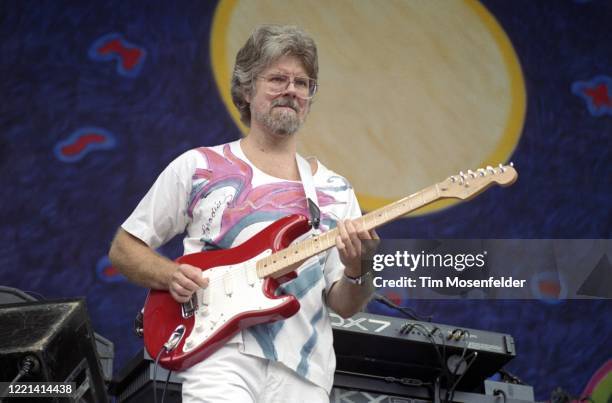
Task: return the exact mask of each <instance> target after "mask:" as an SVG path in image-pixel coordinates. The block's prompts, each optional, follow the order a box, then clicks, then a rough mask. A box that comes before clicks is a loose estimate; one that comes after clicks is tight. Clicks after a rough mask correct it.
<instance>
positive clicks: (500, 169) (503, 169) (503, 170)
mask: <svg viewBox="0 0 612 403" xmlns="http://www.w3.org/2000/svg"><path fill="white" fill-rule="evenodd" d="M499 171H500V172H506V168H504V166H503V165H502V164H499Z"/></svg>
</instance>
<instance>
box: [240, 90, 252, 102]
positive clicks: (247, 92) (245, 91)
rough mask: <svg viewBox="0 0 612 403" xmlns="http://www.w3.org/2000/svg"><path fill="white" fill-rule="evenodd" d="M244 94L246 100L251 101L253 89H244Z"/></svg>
mask: <svg viewBox="0 0 612 403" xmlns="http://www.w3.org/2000/svg"><path fill="white" fill-rule="evenodd" d="M242 95H244V100H245V101H247V103H248V104H250V103H251V91H247V90H242Z"/></svg>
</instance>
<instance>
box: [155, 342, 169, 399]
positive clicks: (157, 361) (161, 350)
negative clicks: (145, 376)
mask: <svg viewBox="0 0 612 403" xmlns="http://www.w3.org/2000/svg"><path fill="white" fill-rule="evenodd" d="M164 352H168V350H167V349H166V346H165V345H164V346H163V347H162V348H161V349H160V350H159V353H157V357H155V366H154V367H153V401H154V403H157V366H158V365H159V359H160V358H161V355H162V354H163V353H164Z"/></svg>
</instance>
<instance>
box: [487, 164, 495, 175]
mask: <svg viewBox="0 0 612 403" xmlns="http://www.w3.org/2000/svg"><path fill="white" fill-rule="evenodd" d="M487 171H489V172H491V173H492V174H494V175H495V168H493V167H492V166H491V165H487Z"/></svg>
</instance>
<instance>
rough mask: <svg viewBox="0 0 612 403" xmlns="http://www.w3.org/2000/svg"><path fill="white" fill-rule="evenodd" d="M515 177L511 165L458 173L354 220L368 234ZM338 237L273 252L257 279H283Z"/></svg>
mask: <svg viewBox="0 0 612 403" xmlns="http://www.w3.org/2000/svg"><path fill="white" fill-rule="evenodd" d="M517 177H518V174H517V172H516V170H515V169H514V166H513V165H512V163H510V165H502V164H499V166H498V167H495V168H493V167H491V166H488V167H486V168H480V169H477V170H476V171H472V170H468V171H467V173H465V174H464V173H463V172H459V174H458V175H453V176H449V177H448V178H446V179H445V180H444V181H442V182H440V183H436V184H434V185H432V186H429V187H427V188H425V189H423V190H421V191H419V192H417V193H414V194H411V195H410V196H407V197H404V198H403V199H400V200H397V201H396V202H393V203H391V204H388V205H386V206H384V207H381V208H379V209H377V210H374V211H372V212H370V213H368V214H366V215H364V216H362V217H360V218H358V219H356V221H357V223H358V225H359V224H360V225H362V226H363V228H364V229H365V230H367V231H369V230H371V229H373V228H376V227H379V226H381V225H383V224H386V223H388V222H389V221H393V220H395V219H397V218H399V217H401V216H403V215H405V214H407V213H410V212H411V211H414V210H416V209H418V208H420V207H423V206H425V205H427V204H429V203H432V202H434V201H436V200H439V199H446V198H456V199H461V200H468V199H471V198H473V197H474V196H476V195H478V194H479V193H481V192H483V191H484V190H485V189H487V188H488V187H490V186H491V185H493V184H499V185H502V186H508V185H511V184H512V183H514V182H515V181H516V178H517ZM337 236H338V229H337V228H334V229H332V230H329V231H327V232H325V233H323V234H320V235H317V236H315V237H312V238H309V239H306V240H304V241H302V242H298V243H295V244H293V245H290V246H289V247H287V248H285V249H283V250H280V251H278V252H275V253H273V254H271V255H270V256H267V257H265V258H263V259H261V260H259V261H258V262H257V275H258V276H259V278H265V277H270V276H271V277H274V278H278V277H282V276H284V275H286V274H288V273H290V272H292V271H294V270H295V264H296V263H299V262H302V261H304V260H306V259H308V258H309V257H312V256H315V255H317V254H319V253H321V252H323V251H325V250H327V249H329V248H331V247H333V246H334V245H335V244H336V237H337Z"/></svg>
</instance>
